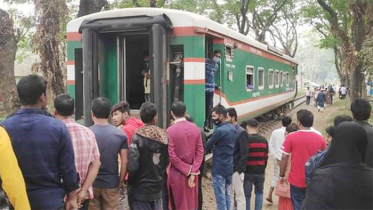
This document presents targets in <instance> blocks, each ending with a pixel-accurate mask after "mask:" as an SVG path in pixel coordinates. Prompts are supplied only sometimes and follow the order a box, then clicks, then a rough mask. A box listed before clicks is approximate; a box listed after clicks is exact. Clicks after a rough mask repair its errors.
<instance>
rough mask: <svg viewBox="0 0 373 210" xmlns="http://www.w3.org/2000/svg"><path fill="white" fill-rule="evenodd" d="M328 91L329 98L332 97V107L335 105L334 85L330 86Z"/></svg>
mask: <svg viewBox="0 0 373 210" xmlns="http://www.w3.org/2000/svg"><path fill="white" fill-rule="evenodd" d="M328 91H329V97H330V99H329V100H330V105H333V96H334V94H335V91H334V88H333V85H329V87H328Z"/></svg>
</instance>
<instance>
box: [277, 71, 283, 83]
mask: <svg viewBox="0 0 373 210" xmlns="http://www.w3.org/2000/svg"><path fill="white" fill-rule="evenodd" d="M278 84H279V86H283V80H282V72H280V78H278Z"/></svg>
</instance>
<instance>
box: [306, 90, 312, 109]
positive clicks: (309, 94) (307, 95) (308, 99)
mask: <svg viewBox="0 0 373 210" xmlns="http://www.w3.org/2000/svg"><path fill="white" fill-rule="evenodd" d="M310 101H311V91H310V87H307V91H306V104H307V105H310Z"/></svg>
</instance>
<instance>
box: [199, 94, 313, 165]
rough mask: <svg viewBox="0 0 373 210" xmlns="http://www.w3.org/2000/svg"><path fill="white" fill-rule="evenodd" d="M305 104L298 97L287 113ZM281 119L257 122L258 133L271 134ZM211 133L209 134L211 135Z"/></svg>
mask: <svg viewBox="0 0 373 210" xmlns="http://www.w3.org/2000/svg"><path fill="white" fill-rule="evenodd" d="M305 102H306V96H299V97H297V98H295V100H294V102H293V104H294V105H293V107H292V108H291V109H290V110H289V112H291V111H292V110H294V109H295V108H297V107H298V106H300V105H302V104H303V103H305ZM279 119H281V117H280V118H278V119H276V120H273V119H271V120H268V121H259V130H260V133H261V134H268V132H272V131H273V128H274V127H275V126H276V125H277V124H278V123H280V122H281V121H280V120H279ZM211 134H212V133H210V135H211ZM212 156H213V154H212V153H209V154H206V156H205V161H206V162H207V161H209V160H210V159H211V158H212Z"/></svg>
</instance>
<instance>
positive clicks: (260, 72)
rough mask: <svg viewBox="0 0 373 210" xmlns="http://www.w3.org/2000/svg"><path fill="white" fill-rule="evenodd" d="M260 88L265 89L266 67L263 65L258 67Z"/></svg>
mask: <svg viewBox="0 0 373 210" xmlns="http://www.w3.org/2000/svg"><path fill="white" fill-rule="evenodd" d="M258 89H259V90H263V89H264V69H263V68H262V67H259V68H258Z"/></svg>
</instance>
